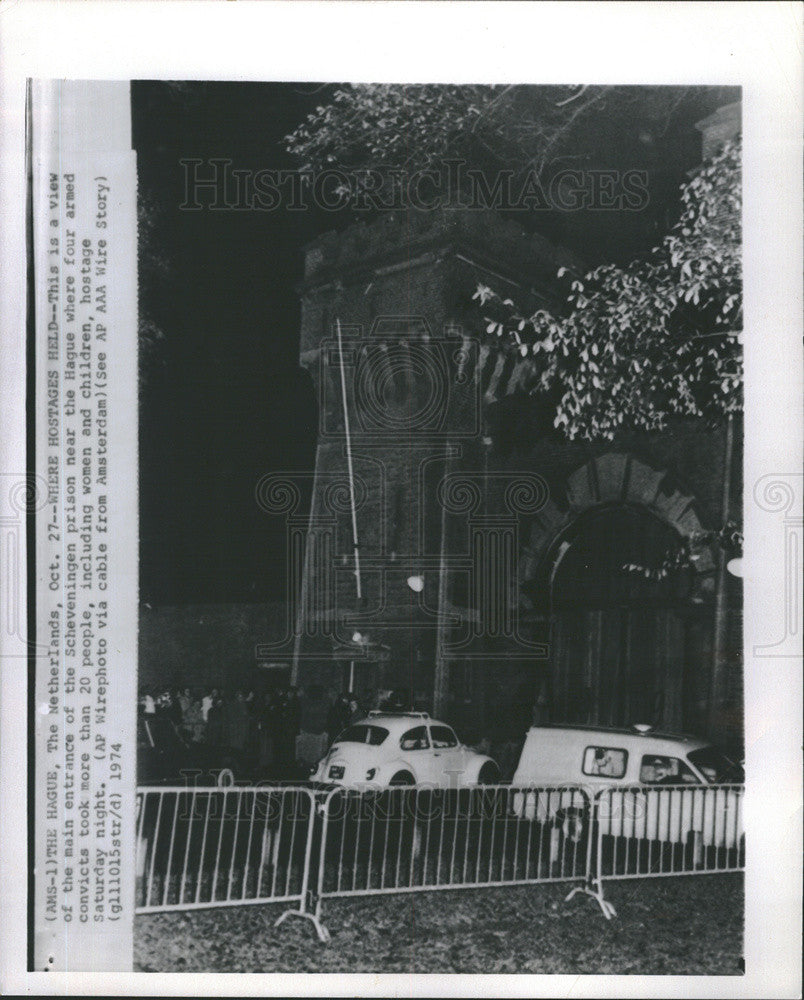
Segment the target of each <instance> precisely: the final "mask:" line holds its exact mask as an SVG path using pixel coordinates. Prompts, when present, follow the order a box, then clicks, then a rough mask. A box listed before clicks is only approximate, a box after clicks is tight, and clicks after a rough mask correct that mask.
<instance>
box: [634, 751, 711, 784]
mask: <svg viewBox="0 0 804 1000" xmlns="http://www.w3.org/2000/svg"><path fill="white" fill-rule="evenodd" d="M639 780H640V781H641V782H642V783H643V784H645V785H699V784H700V781H699V780H698V779H697V778H696V777H695V775H694V774H693V773H692V771H691V770H690V768H689V767H688V766H687V765H686V764H685V763H684V761H683V760H679V759H678V757H662V756H659V755H657V754H646V755H645V756H644V757H643V758H642V765H641V767H640V769H639Z"/></svg>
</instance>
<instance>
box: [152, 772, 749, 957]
mask: <svg viewBox="0 0 804 1000" xmlns="http://www.w3.org/2000/svg"><path fill="white" fill-rule="evenodd" d="M742 796H743V788H742V786H713V787H701V786H694V787H692V786H689V785H687V786H674V787H666V786H661V787H656V788H646V787H645V786H640V787H633V788H605V789H603V790H596V789H594V788H586V789H584V788H580V787H574V786H573V787H533V786H528V787H527V788H523V787H512V786H510V785H483V786H479V787H476V788H465V789H432V788H426V787H423V786H410V787H407V786H404V787H395V788H389V789H384V790H382V791H351V790H346V789H340V788H335V789H325V790H322V791H316V790H314V789H312V788H306V787H288V788H277V787H264V788H263V787H249V788H240V787H236V786H230V787H226V788H142V789H140V790H139V793H138V815H137V908H136V912H137V913H155V912H164V911H168V910H187V909H193V908H200V907H210V906H237V905H244V904H249V903H288V904H296V908H294V909H288V910H286V911H285V912H284V913H283V914H282V915H281V916H280V917H279V919H278V920H277V921H276V923H277V925H278V924H279V923H281V922H282V921H283V920H284V919H286V918H287V917H288V916H302V917H305V918H307V919H309V920H310V921H312V923H313V924H314V926H315V928H316V932H317V933H318V936H319V938H320V939H321V940H322V941H328V940H329V932H328V931H327V929H326V927H324V925H323V924H322V922H321V907H322V905H323V902H324V901H325V900H326V899H333V898H346V897H355V896H371V895H382V894H389V893H403V892H423V891H427V892H429V891H434V890H438V889H477V888H482V887H487V886H505V885H535V884H542V883H555V882H576V883H578V884H577V885H576V886H575V887H574V888H573V889H572V890H571V891H570V893H569V895H568V896H567V899H570V898H571V897H572V896H573V895H575V894H576V893H577V892H583V893H586V894H588V895H590V896H592V897H593V898H594V899H596V900H597V902H598V903H599V905H600V908H601V910H602V912H603V914H604V915H605V916H606V917H607V918H609V919H610V918H611V917H612V916H614V915H615V911H614V907H613V906H612V905H611V904H610V903H609V902H608V901H607V900H606V899H605V898H604V892H603V887H604V882H605V881H606V880H611V879H626V878H648V877H652V876H668V875H684V874H701V873H715V872H732V871H739V870H741V869H742V868H744V865H745V846H744V835H743V821H742Z"/></svg>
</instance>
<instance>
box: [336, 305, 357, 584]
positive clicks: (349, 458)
mask: <svg viewBox="0 0 804 1000" xmlns="http://www.w3.org/2000/svg"><path fill="white" fill-rule="evenodd" d="M335 327H336V329H337V331H338V353H339V355H340V362H341V395H342V396H343V426H344V429H345V431H346V468H347V469H348V472H349V499H350V501H351V506H352V545H353V547H354V553H355V583H356V586H357V599H358V601H360V600H362V597H363V593H362V588H361V585H360V549H359V546H358V541H357V508H356V507H355V478H354V470H353V469H352V433H351V429H350V427H349V406H348V405H347V402H346V375H345V373H344V366H343V339H342V337H341V321H340V319H336V320H335Z"/></svg>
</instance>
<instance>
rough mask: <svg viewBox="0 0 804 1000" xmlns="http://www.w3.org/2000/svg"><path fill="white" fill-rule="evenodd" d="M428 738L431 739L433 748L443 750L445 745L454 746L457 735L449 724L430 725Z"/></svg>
mask: <svg viewBox="0 0 804 1000" xmlns="http://www.w3.org/2000/svg"><path fill="white" fill-rule="evenodd" d="M430 739H431V740H432V741H433V749H435V750H444V749H446V748H447V747H456V746H457V745H458V737H457V736H456V735H455V733H453V731H452V730H451V729H450V728H449V726H430Z"/></svg>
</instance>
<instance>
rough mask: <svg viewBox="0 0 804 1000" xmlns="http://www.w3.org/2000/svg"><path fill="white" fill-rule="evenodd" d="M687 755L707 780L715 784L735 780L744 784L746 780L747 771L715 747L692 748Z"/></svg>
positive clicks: (736, 782)
mask: <svg viewBox="0 0 804 1000" xmlns="http://www.w3.org/2000/svg"><path fill="white" fill-rule="evenodd" d="M687 757H688V758H689V760H691V761H692V763H693V764H694V765H695V766H696V767H697V768H698V770H699V771H700V772H701V773H702V774H703V776H704V777H705V778H706V780H707V781H709V782H711V783H712V784H713V785H719V784H725V783H727V782H734V783H735V784H738V785H739V784H742V783H743V782H744V781H745V772H744V771H743V769H742V768H741V767H740V765H739V764H737V763H735V762H734V761H733V760H729V758H728V757H727V756H726V755H725V754H722V753H721V752H720V751H719V750H716V749H715V747H701V749H700V750H691V751H690V752H689V753H688V754H687Z"/></svg>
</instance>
